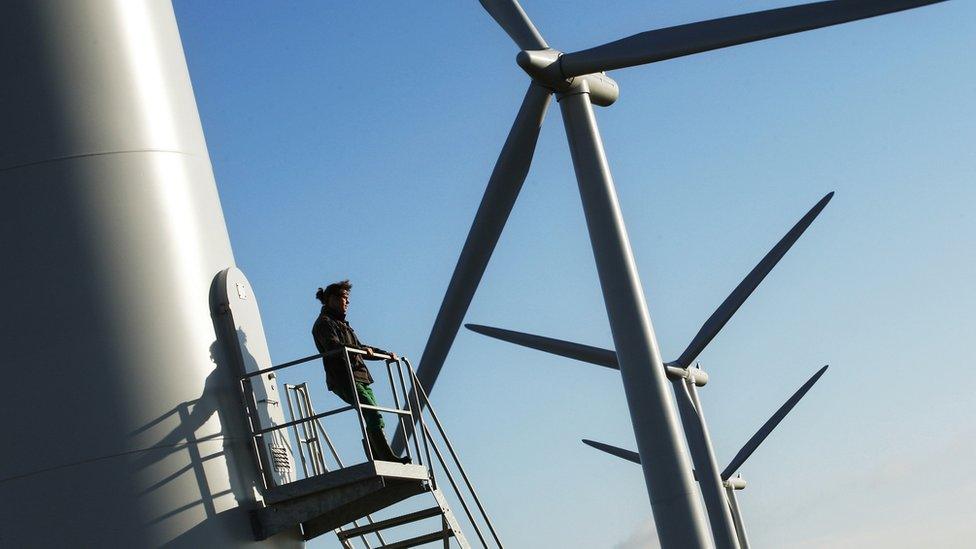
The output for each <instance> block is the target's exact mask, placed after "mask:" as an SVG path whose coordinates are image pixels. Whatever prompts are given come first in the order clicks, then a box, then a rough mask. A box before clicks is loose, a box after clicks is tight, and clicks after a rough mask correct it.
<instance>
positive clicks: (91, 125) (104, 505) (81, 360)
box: [0, 0, 302, 547]
mask: <svg viewBox="0 0 976 549" xmlns="http://www.w3.org/2000/svg"><path fill="white" fill-rule="evenodd" d="M0 73H2V74H3V75H4V83H3V86H0V121H2V124H0V189H3V199H2V200H0V250H2V251H3V267H2V268H0V291H2V296H3V297H2V299H3V306H2V308H0V334H2V336H0V337H2V349H3V353H4V354H3V361H2V364H3V373H4V377H5V378H6V379H7V382H8V383H10V384H11V387H9V388H8V390H7V391H6V392H5V395H4V398H3V404H2V409H3V411H4V414H3V415H4V418H5V421H4V427H5V432H4V440H5V441H6V443H5V444H4V451H3V452H2V453H0V454H2V455H0V476H2V478H0V517H2V518H0V524H2V526H0V546H4V547H40V546H43V547H55V546H56V547H60V546H89V547H155V546H160V545H164V544H169V546H173V547H243V546H246V545H251V544H254V543H255V542H254V539H253V537H251V535H250V524H249V520H248V516H247V509H248V508H249V506H250V505H252V504H253V501H254V497H255V487H256V486H257V483H258V482H259V479H258V477H257V471H256V468H255V467H254V465H253V464H252V463H251V462H250V461H249V460H250V459H251V454H250V451H249V449H248V447H247V442H246V438H238V435H239V434H240V432H241V431H240V429H239V428H242V427H243V423H242V422H243V421H244V417H243V414H242V413H241V407H240V404H239V395H238V393H237V392H236V384H235V380H234V379H233V376H232V375H227V374H228V371H227V368H218V367H217V366H218V364H220V363H221V361H222V360H224V359H223V357H222V353H221V350H220V349H219V346H218V345H216V344H215V340H216V331H215V327H214V321H213V320H212V318H211V309H210V305H209V300H210V292H211V284H212V281H213V280H214V277H215V275H216V274H217V273H218V272H219V271H221V270H223V269H226V268H228V267H232V266H233V265H234V256H233V254H232V252H231V246H230V241H229V239H228V235H227V229H226V226H225V225H224V217H223V213H222V212H221V207H220V202H219V200H218V197H217V189H216V185H215V183H214V177H213V172H212V168H211V165H210V157H209V155H208V153H207V146H206V143H205V142H204V136H203V131H202V128H201V125H200V118H199V115H198V113H197V107H196V102H195V100H194V97H193V91H192V89H191V86H190V79H189V75H188V73H187V67H186V60H185V58H184V56H183V49H182V44H181V42H180V36H179V32H178V30H177V26H176V20H175V17H174V14H173V8H172V6H171V5H170V3H169V2H166V1H141V0H119V1H112V0H78V1H70V2H56V1H49V0H23V1H18V0H15V1H13V2H4V3H3V4H2V5H0ZM252 337H261V338H263V334H260V336H258V335H257V334H252ZM235 448H236V449H235ZM265 543H266V544H269V545H271V546H281V547H299V546H301V544H302V542H301V539H300V538H296V537H295V536H294V535H292V534H290V533H289V534H283V535H279V536H276V537H275V538H274V539H271V540H267V541H266V542H265Z"/></svg>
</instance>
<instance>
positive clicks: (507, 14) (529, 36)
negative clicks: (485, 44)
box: [481, 0, 549, 50]
mask: <svg viewBox="0 0 976 549" xmlns="http://www.w3.org/2000/svg"><path fill="white" fill-rule="evenodd" d="M481 5H482V7H484V8H485V11H487V12H488V15H490V16H491V17H492V19H494V20H495V22H497V23H498V25H499V26H500V27H501V28H502V29H503V30H504V31H505V32H506V33H508V35H509V36H510V37H511V38H512V40H514V41H515V43H516V44H518V47H519V48H520V49H523V50H544V49H546V48H548V47H549V44H546V41H545V40H544V39H543V38H542V35H541V34H539V31H538V29H536V28H535V25H533V24H532V21H530V20H529V16H528V15H526V14H525V10H523V9H522V6H520V5H519V3H518V2H517V1H516V0H481Z"/></svg>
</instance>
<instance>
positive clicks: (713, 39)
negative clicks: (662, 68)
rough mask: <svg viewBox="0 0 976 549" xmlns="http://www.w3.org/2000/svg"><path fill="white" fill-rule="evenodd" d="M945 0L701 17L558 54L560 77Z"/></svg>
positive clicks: (859, 1)
mask: <svg viewBox="0 0 976 549" xmlns="http://www.w3.org/2000/svg"><path fill="white" fill-rule="evenodd" d="M943 1H945V0H835V1H831V2H816V3H812V4H802V5H798V6H790V7H786V8H778V9H772V10H767V11H760V12H755V13H747V14H743V15H734V16H732V17H723V18H721V19H713V20H711V21H701V22H698V23H690V24H687V25H679V26H676V27H669V28H666V29H658V30H653V31H648V32H642V33H640V34H635V35H633V36H630V37H628V38H624V39H621V40H617V41H615V42H610V43H609V44H604V45H602V46H597V47H595V48H590V49H588V50H583V51H578V52H574V53H568V54H565V55H563V56H562V57H561V58H560V63H561V65H560V68H561V69H562V73H563V75H564V76H565V77H567V78H569V77H572V76H580V75H583V74H590V73H594V72H600V71H609V70H613V69H621V68H624V67H633V66H636V65H643V64H645V63H654V62H656V61H663V60H665V59H673V58H675V57H681V56H684V55H691V54H693V53H700V52H704V51H710V50H715V49H719V48H726V47H729V46H735V45H737V44H745V43H748V42H755V41H757V40H765V39H767V38H774V37H776V36H784V35H787V34H793V33H797V32H803V31H807V30H812V29H817V28H821V27H829V26H831V25H837V24H840V23H847V22H850V21H857V20H858V19H867V18H869V17H874V16H877V15H884V14H887V13H893V12H897V11H903V10H908V9H912V8H917V7H921V6H925V5H928V4H936V3H938V2H943Z"/></svg>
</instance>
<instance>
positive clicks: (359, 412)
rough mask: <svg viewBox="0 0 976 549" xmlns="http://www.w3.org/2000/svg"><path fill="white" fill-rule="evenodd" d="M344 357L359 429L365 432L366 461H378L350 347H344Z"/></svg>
mask: <svg viewBox="0 0 976 549" xmlns="http://www.w3.org/2000/svg"><path fill="white" fill-rule="evenodd" d="M343 356H344V357H345V359H346V373H348V374H349V387H350V389H352V399H353V402H352V403H351V404H352V405H353V407H354V408H355V409H356V417H357V418H358V419H359V429H360V430H361V431H362V432H363V447H364V448H365V449H366V459H368V460H369V461H376V459H374V458H373V445H372V444H370V442H369V435H368V434H367V433H366V418H364V417H363V408H362V403H361V402H360V401H359V391H357V390H356V378H354V377H353V374H352V359H350V358H349V347H343Z"/></svg>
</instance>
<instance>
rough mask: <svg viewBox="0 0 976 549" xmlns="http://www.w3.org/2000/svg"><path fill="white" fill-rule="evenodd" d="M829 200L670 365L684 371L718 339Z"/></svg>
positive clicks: (777, 247) (773, 251)
mask: <svg viewBox="0 0 976 549" xmlns="http://www.w3.org/2000/svg"><path fill="white" fill-rule="evenodd" d="M833 196H834V193H833V192H830V193H827V195H826V196H824V197H823V198H821V199H820V201H819V202H817V204H816V205H815V206H814V207H813V208H811V209H810V211H808V212H807V213H806V215H804V216H803V217H802V218H800V220H799V221H797V223H796V225H794V226H793V228H792V229H790V232H788V233H786V236H784V237H783V238H782V239H781V240H780V241H779V242H777V243H776V245H775V246H773V249H771V250H769V253H767V254H766V256H765V257H763V258H762V261H760V262H759V264H758V265H756V266H755V267H754V268H753V269H752V271H750V272H749V274H748V275H746V277H745V278H744V279H742V282H740V283H739V285H738V286H736V287H735V289H734V290H732V293H731V294H729V296H728V297H727V298H725V301H723V302H722V304H721V305H719V307H718V309H715V312H714V313H712V316H710V317H708V320H706V321H705V323H704V324H702V327H701V328H700V329H699V330H698V333H697V334H696V335H695V337H694V338H693V339H692V340H691V343H689V344H688V347H687V348H686V349H685V350H684V352H683V353H681V356H679V357H678V359H677V360H675V361H674V362H673V363H672V364H673V365H675V366H678V367H680V368H687V367H688V366H690V365H691V363H692V362H693V361H694V360H695V359H696V358H698V355H699V354H701V352H702V350H704V349H705V347H706V346H707V345H708V344H709V343H711V341H712V339H714V338H715V336H716V335H718V333H719V331H721V329H722V328H723V327H724V326H725V324H726V323H728V321H729V319H731V318H732V315H734V314H735V312H736V311H738V310H739V307H741V306H742V304H743V303H745V301H746V299H748V298H749V296H750V295H752V292H753V291H755V289H756V288H757V287H758V286H759V283H760V282H762V281H763V279H764V278H766V275H768V274H769V272H770V271H772V270H773V267H775V266H776V264H777V263H779V260H780V259H783V256H784V255H786V252H788V251H789V249H790V248H791V247H792V246H793V244H795V243H796V241H797V240H798V239H799V238H800V235H802V234H803V232H804V231H806V230H807V227H809V226H810V224H811V223H813V220H814V219H816V218H817V216H818V215H820V212H822V211H823V209H824V208H825V207H826V206H827V203H828V202H830V199H831V198H833Z"/></svg>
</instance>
